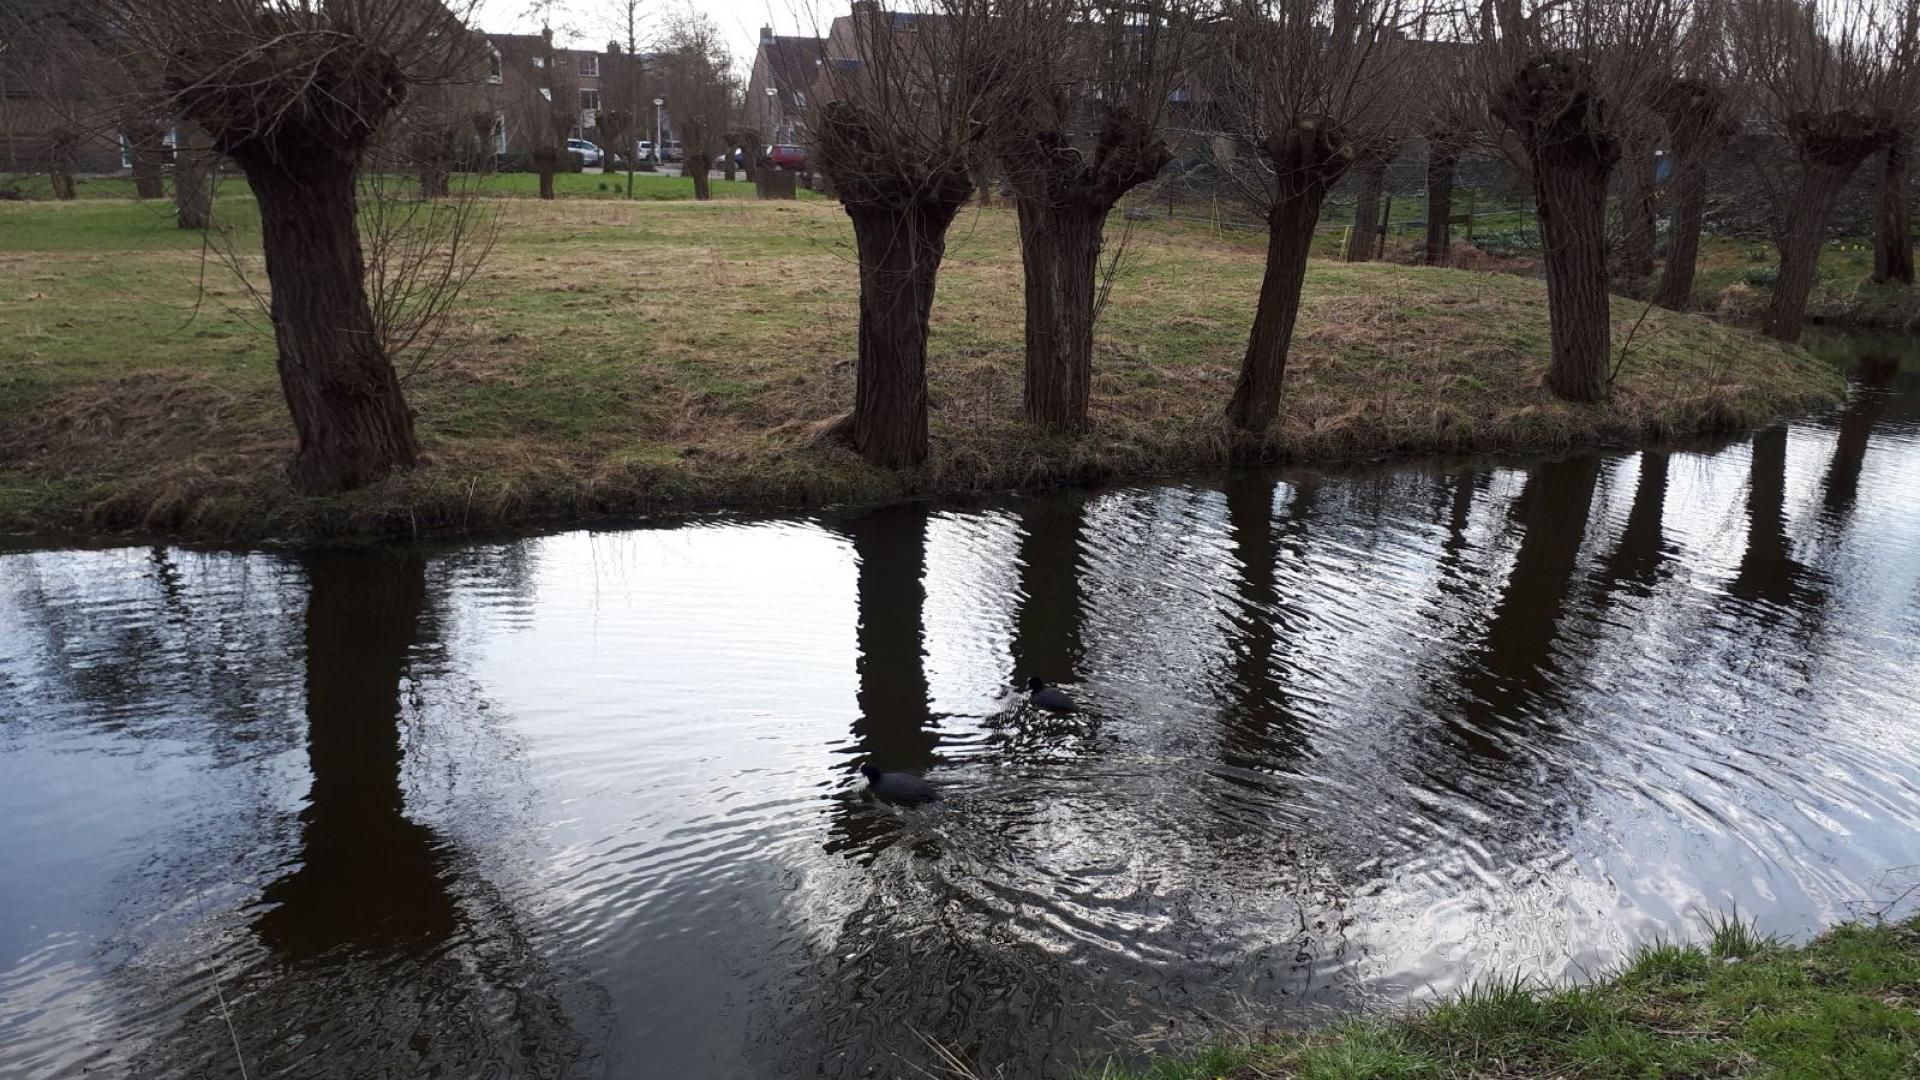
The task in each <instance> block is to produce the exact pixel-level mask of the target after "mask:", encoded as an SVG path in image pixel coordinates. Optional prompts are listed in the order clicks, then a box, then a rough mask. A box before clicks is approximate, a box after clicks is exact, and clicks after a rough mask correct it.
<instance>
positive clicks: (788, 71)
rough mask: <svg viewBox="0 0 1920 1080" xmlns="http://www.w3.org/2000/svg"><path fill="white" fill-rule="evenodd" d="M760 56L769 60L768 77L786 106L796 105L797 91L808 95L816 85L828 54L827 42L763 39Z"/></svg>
mask: <svg viewBox="0 0 1920 1080" xmlns="http://www.w3.org/2000/svg"><path fill="white" fill-rule="evenodd" d="M760 53H761V55H762V56H764V57H766V60H767V73H768V77H769V78H770V79H771V80H772V83H773V87H774V89H776V90H778V91H780V99H781V102H782V103H783V104H786V105H793V104H795V101H794V98H793V95H794V93H795V92H800V93H805V92H806V89H807V87H809V86H812V85H813V80H814V77H815V75H816V74H817V73H818V72H819V69H820V62H821V61H822V60H823V59H825V58H826V55H827V39H825V38H816V37H774V36H767V37H762V38H761V39H760Z"/></svg>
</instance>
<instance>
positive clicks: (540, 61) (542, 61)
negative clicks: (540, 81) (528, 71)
mask: <svg viewBox="0 0 1920 1080" xmlns="http://www.w3.org/2000/svg"><path fill="white" fill-rule="evenodd" d="M533 66H534V67H537V68H543V67H546V66H547V58H546V57H544V56H536V57H534V58H533Z"/></svg>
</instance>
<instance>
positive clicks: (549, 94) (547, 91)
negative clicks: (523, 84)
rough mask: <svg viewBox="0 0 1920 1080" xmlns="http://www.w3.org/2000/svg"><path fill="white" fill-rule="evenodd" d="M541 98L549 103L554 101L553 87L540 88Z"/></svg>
mask: <svg viewBox="0 0 1920 1080" xmlns="http://www.w3.org/2000/svg"><path fill="white" fill-rule="evenodd" d="M540 96H541V97H543V98H546V99H547V100H548V101H552V100H553V87H551V86H543V87H541V88H540Z"/></svg>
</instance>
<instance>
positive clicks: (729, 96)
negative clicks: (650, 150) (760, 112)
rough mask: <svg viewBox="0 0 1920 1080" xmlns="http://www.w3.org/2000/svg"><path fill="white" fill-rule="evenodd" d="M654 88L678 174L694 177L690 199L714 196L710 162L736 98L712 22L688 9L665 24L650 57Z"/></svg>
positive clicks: (718, 150)
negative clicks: (677, 156) (667, 121)
mask: <svg viewBox="0 0 1920 1080" xmlns="http://www.w3.org/2000/svg"><path fill="white" fill-rule="evenodd" d="M654 65H655V68H656V70H657V72H658V75H659V86H660V89H661V93H662V97H663V98H664V99H665V100H666V103H667V105H666V108H667V112H668V114H669V115H671V116H672V117H673V131H674V134H675V135H677V136H679V138H680V153H681V168H680V171H681V172H683V173H685V174H686V175H687V176H690V177H692V178H693V197H694V198H695V199H703V200H704V199H709V198H712V197H713V194H712V187H711V180H712V178H711V176H710V174H711V173H712V171H713V159H714V158H716V157H719V156H720V154H721V153H722V152H724V151H725V149H726V146H725V143H726V134H727V127H728V123H727V122H728V120H730V119H731V118H732V116H733V111H734V110H733V102H734V98H735V96H736V87H735V79H734V77H733V73H732V72H733V58H732V57H731V56H729V55H727V47H726V45H725V44H724V43H723V41H722V40H721V36H720V29H719V27H717V26H715V25H714V24H713V20H712V19H709V18H707V17H706V16H705V15H701V14H699V13H698V12H695V11H692V10H689V11H686V12H684V13H682V14H680V15H678V16H675V17H674V19H673V20H672V21H671V22H669V23H668V24H667V33H666V40H665V42H664V43H663V45H662V48H661V50H660V52H659V53H658V54H657V55H656V56H655V57H654Z"/></svg>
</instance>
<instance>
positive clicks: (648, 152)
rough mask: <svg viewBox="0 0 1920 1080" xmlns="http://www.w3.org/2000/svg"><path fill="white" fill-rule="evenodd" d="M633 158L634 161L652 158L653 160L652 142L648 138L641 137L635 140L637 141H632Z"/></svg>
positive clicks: (650, 159)
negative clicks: (637, 140)
mask: <svg viewBox="0 0 1920 1080" xmlns="http://www.w3.org/2000/svg"><path fill="white" fill-rule="evenodd" d="M633 159H634V160H635V161H653V160H655V158H654V156H653V143H652V142H650V141H649V140H646V139H641V140H640V141H639V142H637V143H634V144H633Z"/></svg>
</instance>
